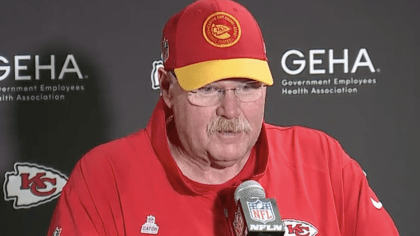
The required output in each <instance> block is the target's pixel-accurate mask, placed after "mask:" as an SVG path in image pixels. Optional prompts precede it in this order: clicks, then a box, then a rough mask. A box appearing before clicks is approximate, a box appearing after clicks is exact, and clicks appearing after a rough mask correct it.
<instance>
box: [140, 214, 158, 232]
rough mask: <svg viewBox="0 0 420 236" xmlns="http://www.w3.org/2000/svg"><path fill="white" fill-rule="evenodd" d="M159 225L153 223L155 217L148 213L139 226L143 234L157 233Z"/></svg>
mask: <svg viewBox="0 0 420 236" xmlns="http://www.w3.org/2000/svg"><path fill="white" fill-rule="evenodd" d="M158 231H159V226H157V224H155V217H154V216H152V215H150V216H147V221H146V223H144V224H143V225H142V226H141V231H140V232H141V233H143V234H157V233H158Z"/></svg>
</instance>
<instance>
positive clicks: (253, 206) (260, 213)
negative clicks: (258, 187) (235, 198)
mask: <svg viewBox="0 0 420 236" xmlns="http://www.w3.org/2000/svg"><path fill="white" fill-rule="evenodd" d="M246 203H247V204H248V209H249V213H250V215H251V219H253V220H255V221H258V222H261V223H263V224H265V223H267V222H271V221H274V220H275V219H276V217H275V215H274V211H273V206H272V205H271V202H262V201H260V200H259V199H258V200H256V201H255V202H248V201H247V202H246Z"/></svg>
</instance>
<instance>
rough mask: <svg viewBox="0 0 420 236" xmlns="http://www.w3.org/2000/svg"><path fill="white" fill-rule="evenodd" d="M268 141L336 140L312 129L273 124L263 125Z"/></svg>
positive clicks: (333, 141)
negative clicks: (277, 139)
mask: <svg viewBox="0 0 420 236" xmlns="http://www.w3.org/2000/svg"><path fill="white" fill-rule="evenodd" d="M265 127H266V131H267V136H268V139H270V138H271V137H273V138H280V139H282V140H293V141H294V142H296V141H299V142H312V143H313V142H318V143H319V142H321V143H323V142H332V143H337V140H336V139H334V138H333V137H332V136H330V135H329V134H327V133H326V132H324V131H322V130H318V129H314V128H309V127H304V126H299V125H293V126H278V125H273V124H268V123H266V124H265Z"/></svg>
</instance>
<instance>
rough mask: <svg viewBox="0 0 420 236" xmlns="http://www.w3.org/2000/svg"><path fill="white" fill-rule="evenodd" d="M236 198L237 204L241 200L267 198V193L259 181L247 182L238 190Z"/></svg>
mask: <svg viewBox="0 0 420 236" xmlns="http://www.w3.org/2000/svg"><path fill="white" fill-rule="evenodd" d="M234 196H235V202H236V203H237V202H238V201H239V199H258V198H265V191H264V188H263V187H262V186H261V184H260V183H258V182H257V181H255V180H247V181H245V182H243V183H242V184H240V185H239V186H238V187H237V188H236V190H235V195H234Z"/></svg>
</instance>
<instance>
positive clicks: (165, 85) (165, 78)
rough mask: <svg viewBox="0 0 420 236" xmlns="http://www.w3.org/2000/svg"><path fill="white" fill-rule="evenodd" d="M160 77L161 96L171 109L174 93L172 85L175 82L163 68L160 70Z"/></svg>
mask: <svg viewBox="0 0 420 236" xmlns="http://www.w3.org/2000/svg"><path fill="white" fill-rule="evenodd" d="M158 76H159V86H160V94H161V96H162V98H163V101H164V102H165V103H166V105H167V106H168V107H169V108H172V105H173V91H171V87H172V86H171V85H172V84H173V81H172V80H171V77H170V72H169V71H166V70H165V69H164V68H163V67H160V68H159V69H158Z"/></svg>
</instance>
